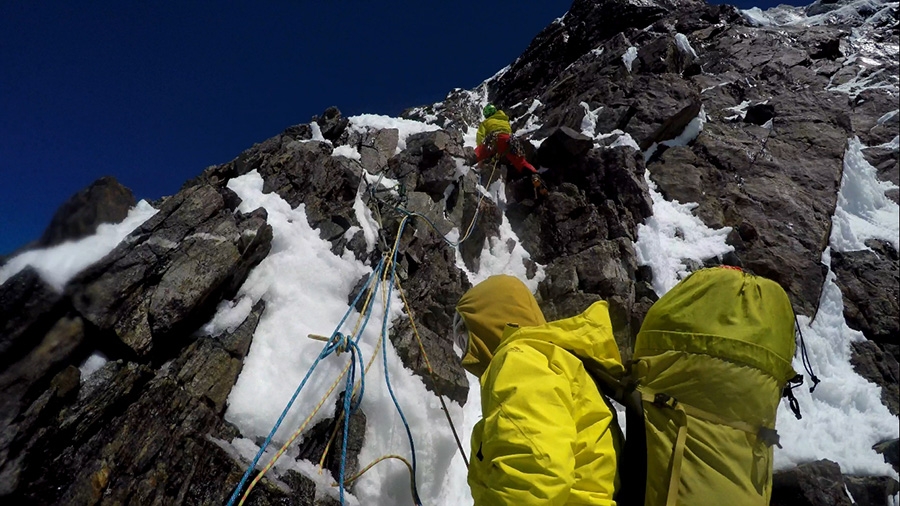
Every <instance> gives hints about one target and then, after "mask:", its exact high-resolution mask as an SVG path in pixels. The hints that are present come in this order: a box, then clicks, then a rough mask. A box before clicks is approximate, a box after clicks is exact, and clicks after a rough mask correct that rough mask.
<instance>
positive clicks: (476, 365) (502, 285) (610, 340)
mask: <svg viewBox="0 0 900 506" xmlns="http://www.w3.org/2000/svg"><path fill="white" fill-rule="evenodd" d="M456 310H457V311H458V312H459V314H460V316H461V317H462V318H463V321H465V323H466V328H467V329H468V331H469V348H468V350H467V352H466V356H465V357H464V358H463V362H462V365H463V368H465V369H466V370H467V371H469V372H470V373H472V374H474V375H475V376H478V377H481V376H482V374H484V372H485V371H486V370H487V368H488V366H489V365H490V362H491V359H492V358H493V357H494V354H495V353H496V351H497V348H498V347H500V346H505V345H506V344H508V343H510V342H513V341H517V340H520V339H535V340H539V341H545V342H549V343H552V344H554V345H556V346H559V347H560V348H563V349H566V350H568V351H570V352H572V353H574V354H575V355H578V356H579V357H581V358H582V359H588V360H592V361H595V362H598V363H600V364H601V365H602V367H603V368H604V369H605V370H606V371H608V372H610V373H611V374H614V375H619V374H621V373H623V372H624V368H623V366H622V358H621V356H620V355H619V348H618V346H617V345H616V341H615V338H614V337H613V332H612V323H611V322H610V319H609V306H608V305H607V303H606V302H605V301H600V302H595V303H594V304H593V305H591V307H589V308H588V309H587V310H586V311H585V312H583V313H581V314H580V315H577V316H573V317H572V318H566V319H563V320H556V321H553V322H550V323H547V321H546V320H545V319H544V314H543V313H542V312H541V309H540V307H538V304H537V301H536V300H535V298H534V296H533V295H532V294H531V291H530V290H528V287H526V286H525V284H524V283H522V282H521V281H520V280H518V279H517V278H514V277H512V276H491V277H489V278H488V279H486V280H484V281H482V282H481V283H479V284H478V285H476V286H475V287H473V288H472V289H471V290H469V291H468V292H466V293H465V295H463V296H462V298H461V299H460V300H459V304H457V306H456Z"/></svg>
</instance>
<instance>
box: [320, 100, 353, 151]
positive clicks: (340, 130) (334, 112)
mask: <svg viewBox="0 0 900 506" xmlns="http://www.w3.org/2000/svg"><path fill="white" fill-rule="evenodd" d="M313 121H314V122H316V123H317V124H318V125H319V128H320V129H321V130H322V137H324V138H326V139H327V140H329V141H332V142H334V141H337V140H338V139H340V137H341V135H343V134H344V131H345V130H347V125H349V124H350V120H349V119H347V118H344V117H342V116H341V111H340V109H338V108H337V107H334V106H332V107H329V108H328V109H325V112H323V113H322V116H321V117H319V116H313Z"/></svg>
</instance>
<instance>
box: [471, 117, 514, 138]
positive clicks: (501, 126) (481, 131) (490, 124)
mask: <svg viewBox="0 0 900 506" xmlns="http://www.w3.org/2000/svg"><path fill="white" fill-rule="evenodd" d="M492 132H500V133H501V134H511V133H512V127H510V125H509V117H508V116H506V113H505V112H503V111H499V110H498V111H497V112H495V113H494V114H491V115H490V117H488V118H486V119H485V120H484V121H482V122H481V124H480V125H478V132H477V133H476V134H475V144H481V143H482V142H483V141H484V138H485V137H487V136H488V135H490V134H491V133H492Z"/></svg>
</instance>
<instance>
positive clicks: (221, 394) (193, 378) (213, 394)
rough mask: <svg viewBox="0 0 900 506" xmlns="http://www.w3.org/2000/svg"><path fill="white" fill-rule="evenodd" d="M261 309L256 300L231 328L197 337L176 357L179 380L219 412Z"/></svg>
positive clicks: (222, 409) (248, 347) (245, 351)
mask: <svg viewBox="0 0 900 506" xmlns="http://www.w3.org/2000/svg"><path fill="white" fill-rule="evenodd" d="M264 309H265V303H264V302H262V301H260V302H257V303H256V305H255V306H254V307H253V309H252V310H251V312H250V315H249V316H247V318H246V319H245V320H244V322H243V323H241V324H240V326H238V327H237V328H236V329H235V330H234V331H233V332H227V331H226V332H223V333H222V334H221V335H217V336H214V337H210V336H202V337H200V338H198V339H197V340H196V341H195V342H193V343H191V345H190V346H188V348H187V349H186V350H185V351H184V352H183V353H182V354H181V356H180V357H179V358H178V360H177V361H176V367H177V368H178V369H179V372H178V376H177V377H178V381H179V382H180V383H181V384H183V385H184V388H185V389H186V390H187V391H188V392H189V393H190V394H191V395H193V396H194V397H197V398H200V399H205V400H206V401H208V402H209V403H210V404H211V405H212V407H213V408H214V409H215V411H216V412H217V413H219V414H220V415H221V414H223V413H224V408H225V400H226V399H227V398H228V394H229V393H230V392H231V387H232V386H234V384H235V382H236V381H237V378H238V376H239V375H240V373H241V369H243V366H244V360H243V358H244V357H245V356H246V355H247V351H248V350H249V349H250V342H251V341H252V340H253V333H254V332H255V331H256V326H257V325H258V324H259V318H260V316H261V315H262V313H263V311H264Z"/></svg>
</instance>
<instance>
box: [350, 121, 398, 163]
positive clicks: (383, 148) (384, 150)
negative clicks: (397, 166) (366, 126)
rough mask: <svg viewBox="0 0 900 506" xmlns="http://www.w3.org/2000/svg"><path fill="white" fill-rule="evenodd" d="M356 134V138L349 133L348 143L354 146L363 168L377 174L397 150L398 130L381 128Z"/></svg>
mask: <svg viewBox="0 0 900 506" xmlns="http://www.w3.org/2000/svg"><path fill="white" fill-rule="evenodd" d="M356 136H357V137H358V138H356V137H355V136H354V133H351V134H350V140H349V142H348V143H349V144H350V145H351V146H356V149H357V151H359V156H360V157H361V159H360V163H361V164H362V166H363V168H365V169H366V170H367V171H368V172H370V173H372V174H378V173H380V172H381V171H382V170H384V169H385V168H386V167H387V162H388V160H389V159H390V158H391V157H392V156H394V154H395V151H397V143H398V142H399V140H400V131H399V130H397V129H396V128H383V129H377V130H372V131H368V132H365V133H361V134H356Z"/></svg>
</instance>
